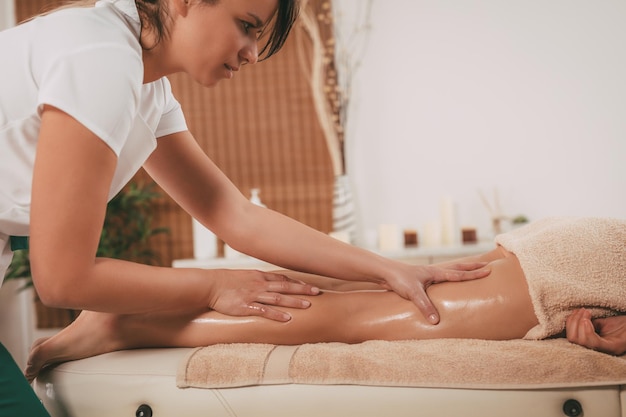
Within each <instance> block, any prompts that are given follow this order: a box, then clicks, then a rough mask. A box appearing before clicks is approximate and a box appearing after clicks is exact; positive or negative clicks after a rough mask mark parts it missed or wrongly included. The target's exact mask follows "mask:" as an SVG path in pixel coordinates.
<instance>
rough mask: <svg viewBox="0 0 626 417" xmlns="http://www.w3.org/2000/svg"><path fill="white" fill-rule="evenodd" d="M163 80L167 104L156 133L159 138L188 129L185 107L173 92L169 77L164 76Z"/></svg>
mask: <svg viewBox="0 0 626 417" xmlns="http://www.w3.org/2000/svg"><path fill="white" fill-rule="evenodd" d="M161 80H162V83H163V95H164V101H165V105H164V107H163V114H162V115H161V119H160V121H159V124H158V126H157V129H156V133H155V136H156V137H157V138H160V137H161V136H166V135H171V134H172V133H177V132H183V131H185V130H187V122H186V121H185V115H184V114H183V109H182V107H181V106H180V103H179V102H178V100H176V98H175V97H174V94H173V93H172V86H171V85H170V82H169V80H168V79H167V77H163V78H162V79H161Z"/></svg>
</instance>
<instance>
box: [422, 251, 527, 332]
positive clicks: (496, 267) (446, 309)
mask: <svg viewBox="0 0 626 417" xmlns="http://www.w3.org/2000/svg"><path fill="white" fill-rule="evenodd" d="M500 250H501V251H502V253H503V254H504V257H503V258H500V259H496V260H494V261H492V262H490V264H489V265H490V267H491V274H490V275H489V276H487V277H486V278H483V279H477V280H473V281H465V282H459V283H443V284H438V285H434V286H432V287H430V289H429V291H428V294H429V296H430V298H431V300H432V301H433V303H434V304H435V305H436V306H437V308H438V310H439V312H440V315H441V322H440V324H439V325H438V326H436V328H434V329H431V330H430V333H433V334H434V335H435V337H461V338H478V339H516V338H522V337H523V336H524V335H525V334H526V332H528V330H530V329H531V328H532V327H534V326H535V325H536V324H537V323H538V322H537V317H536V315H535V313H534V310H533V306H532V302H531V299H530V295H529V293H528V284H527V283H526V278H525V277H524V272H523V271H522V268H521V266H520V264H519V261H518V259H517V257H515V255H513V254H512V253H510V252H506V251H505V250H504V249H502V248H500Z"/></svg>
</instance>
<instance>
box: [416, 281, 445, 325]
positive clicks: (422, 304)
mask: <svg viewBox="0 0 626 417" xmlns="http://www.w3.org/2000/svg"><path fill="white" fill-rule="evenodd" d="M410 300H411V301H412V302H413V303H414V304H415V305H416V306H417V308H418V310H419V311H420V312H421V313H422V315H423V316H424V318H425V319H426V320H428V322H429V323H430V324H439V312H438V311H437V309H436V308H435V306H434V305H433V303H432V302H431V301H430V298H428V295H427V294H426V291H425V290H424V288H422V287H419V290H416V291H415V292H414V293H413V294H412V295H411V296H410Z"/></svg>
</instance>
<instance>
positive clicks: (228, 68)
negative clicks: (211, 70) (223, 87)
mask: <svg viewBox="0 0 626 417" xmlns="http://www.w3.org/2000/svg"><path fill="white" fill-rule="evenodd" d="M224 67H225V68H226V69H227V70H228V75H227V78H233V75H234V74H233V73H234V72H236V71H239V67H231V66H230V65H228V64H224Z"/></svg>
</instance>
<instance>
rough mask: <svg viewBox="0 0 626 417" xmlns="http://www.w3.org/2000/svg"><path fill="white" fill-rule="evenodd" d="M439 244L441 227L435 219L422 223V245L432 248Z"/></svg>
mask: <svg viewBox="0 0 626 417" xmlns="http://www.w3.org/2000/svg"><path fill="white" fill-rule="evenodd" d="M439 245H441V227H439V223H438V222H436V221H429V222H427V223H426V224H425V225H424V246H426V247H429V248H432V247H437V246H439Z"/></svg>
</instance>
